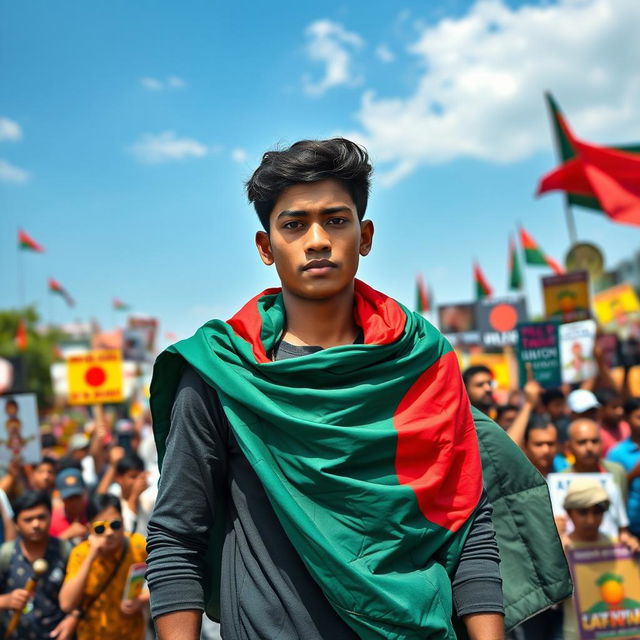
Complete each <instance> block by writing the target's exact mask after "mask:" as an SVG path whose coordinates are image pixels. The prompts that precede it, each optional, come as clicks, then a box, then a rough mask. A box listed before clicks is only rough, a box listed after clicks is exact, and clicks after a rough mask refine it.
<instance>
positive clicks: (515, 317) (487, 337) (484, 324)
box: [475, 296, 528, 348]
mask: <svg viewBox="0 0 640 640" xmlns="http://www.w3.org/2000/svg"><path fill="white" fill-rule="evenodd" d="M475 317H476V329H477V330H478V332H479V333H480V341H481V344H482V346H483V347H484V348H494V347H497V348H502V347H504V346H506V345H510V346H513V345H515V344H516V342H517V341H518V332H517V331H516V327H517V326H518V325H519V324H522V323H523V322H526V321H527V320H528V317H527V305H526V302H525V298H524V296H507V297H504V298H486V299H484V300H480V301H479V302H477V303H476V305H475Z"/></svg>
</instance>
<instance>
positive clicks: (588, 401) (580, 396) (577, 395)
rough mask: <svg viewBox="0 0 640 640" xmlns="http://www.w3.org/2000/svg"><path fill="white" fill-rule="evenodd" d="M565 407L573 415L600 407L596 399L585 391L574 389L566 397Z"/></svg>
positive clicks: (589, 392)
mask: <svg viewBox="0 0 640 640" xmlns="http://www.w3.org/2000/svg"><path fill="white" fill-rule="evenodd" d="M567 406H568V407H569V409H571V411H573V413H585V412H586V411H589V410H590V409H595V408H596V407H599V406H600V403H599V402H598V398H596V396H595V395H594V394H593V393H592V392H591V391H588V390H587V389H576V390H575V391H572V392H571V393H570V394H569V395H568V396H567Z"/></svg>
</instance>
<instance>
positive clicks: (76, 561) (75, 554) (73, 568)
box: [66, 542, 88, 578]
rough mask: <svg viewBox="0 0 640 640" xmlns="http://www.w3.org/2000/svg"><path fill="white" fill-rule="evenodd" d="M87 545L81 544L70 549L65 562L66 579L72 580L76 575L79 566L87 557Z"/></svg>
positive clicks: (85, 543)
mask: <svg viewBox="0 0 640 640" xmlns="http://www.w3.org/2000/svg"><path fill="white" fill-rule="evenodd" d="M87 550H88V543H87V542H81V543H80V544H79V545H78V546H77V547H74V548H73V549H71V553H70V554H69V559H68V560H67V573H66V577H67V578H73V576H75V575H76V573H78V571H79V569H80V565H81V564H82V562H83V560H84V559H85V557H86V555H87Z"/></svg>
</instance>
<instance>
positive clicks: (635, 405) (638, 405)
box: [624, 398, 640, 416]
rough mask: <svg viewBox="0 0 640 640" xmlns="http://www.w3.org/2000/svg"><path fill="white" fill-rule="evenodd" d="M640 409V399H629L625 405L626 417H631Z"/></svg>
mask: <svg viewBox="0 0 640 640" xmlns="http://www.w3.org/2000/svg"><path fill="white" fill-rule="evenodd" d="M638 409H640V398H629V399H628V400H627V401H626V402H625V403H624V415H625V416H629V415H630V414H632V413H633V412H634V411H637V410H638Z"/></svg>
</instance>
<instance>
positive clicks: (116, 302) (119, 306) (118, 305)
mask: <svg viewBox="0 0 640 640" xmlns="http://www.w3.org/2000/svg"><path fill="white" fill-rule="evenodd" d="M113 309H114V311H130V310H131V305H130V304H125V303H124V302H122V300H120V298H114V299H113Z"/></svg>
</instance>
